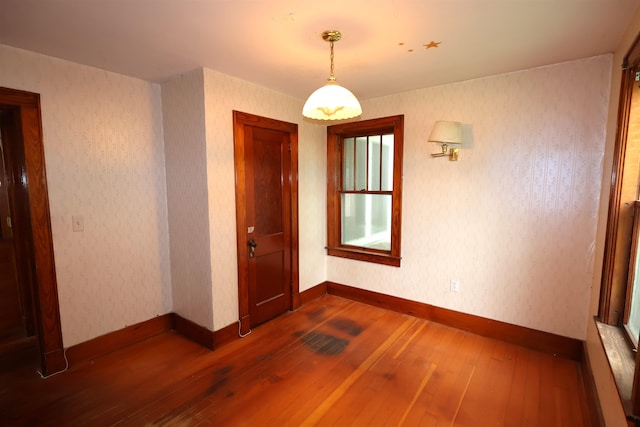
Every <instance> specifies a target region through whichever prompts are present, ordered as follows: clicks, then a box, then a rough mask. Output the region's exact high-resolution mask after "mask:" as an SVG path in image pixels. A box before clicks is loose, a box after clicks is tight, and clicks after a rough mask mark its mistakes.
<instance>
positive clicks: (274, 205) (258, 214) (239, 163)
mask: <svg viewBox="0 0 640 427" xmlns="http://www.w3.org/2000/svg"><path fill="white" fill-rule="evenodd" d="M234 132H235V133H234V143H235V165H236V220H237V224H236V226H237V229H236V235H237V240H238V291H239V297H240V298H239V312H240V321H241V331H242V330H244V331H245V332H246V331H247V330H248V329H249V328H251V327H253V326H256V325H259V324H261V323H263V322H265V321H267V320H269V319H272V318H274V317H276V316H278V315H279V314H281V313H283V312H285V311H287V310H290V309H293V308H295V306H297V304H296V301H297V294H298V277H297V275H298V270H297V265H298V251H297V234H298V231H297V228H298V226H297V125H295V124H291V123H285V122H280V121H277V120H273V119H267V118H264V117H258V116H253V115H250V114H246V113H240V112H234Z"/></svg>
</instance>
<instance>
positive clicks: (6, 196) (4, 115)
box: [0, 111, 28, 343]
mask: <svg viewBox="0 0 640 427" xmlns="http://www.w3.org/2000/svg"><path fill="white" fill-rule="evenodd" d="M12 116H13V114H12V113H10V112H7V111H0V343H2V342H3V341H10V340H13V339H16V338H19V337H22V336H25V335H26V328H25V324H24V323H23V319H26V314H27V312H28V310H25V308H24V307H23V305H22V301H21V298H20V286H19V285H20V284H19V282H18V271H17V268H16V252H15V247H14V240H13V227H12V224H13V223H14V222H15V220H13V219H12V218H11V211H12V209H11V198H10V193H11V191H10V187H11V186H12V184H11V180H10V179H9V177H10V176H11V172H10V170H9V166H10V165H9V163H8V162H7V160H8V159H7V155H6V154H5V152H6V151H7V150H5V146H6V145H7V142H8V137H9V132H8V129H9V125H10V124H11V118H12ZM7 148H8V147H7Z"/></svg>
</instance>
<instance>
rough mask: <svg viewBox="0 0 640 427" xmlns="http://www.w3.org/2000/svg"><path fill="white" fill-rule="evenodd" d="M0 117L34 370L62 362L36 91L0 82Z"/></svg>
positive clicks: (52, 368) (50, 368)
mask: <svg viewBox="0 0 640 427" xmlns="http://www.w3.org/2000/svg"><path fill="white" fill-rule="evenodd" d="M0 113H1V114H0V118H2V120H1V121H0V122H1V124H2V132H3V147H4V149H5V151H4V154H5V156H6V159H5V160H6V162H5V164H6V165H8V168H7V169H8V170H10V173H9V175H10V177H11V181H12V183H13V186H12V187H11V188H12V191H11V192H10V196H9V198H10V200H11V211H12V214H11V217H12V224H11V225H12V227H11V230H12V234H13V246H14V250H15V261H16V268H17V274H18V280H19V283H20V284H21V286H20V297H21V299H22V302H23V308H24V310H23V313H22V314H23V316H25V317H26V318H25V319H24V324H25V328H26V329H27V331H26V333H27V335H34V334H35V336H37V341H38V351H39V352H40V372H41V373H42V374H43V375H45V376H46V375H50V374H53V373H55V372H59V371H61V370H63V369H64V368H65V366H66V361H65V357H64V348H63V345H62V329H61V325H60V309H59V306H58V286H57V282H56V273H55V264H54V255H53V239H52V232H51V220H50V213H49V196H48V191H47V177H46V171H45V162H44V145H43V137H42V120H41V114H40V96H39V95H38V94H35V93H31V92H24V91H20V90H15V89H9V88H4V87H0Z"/></svg>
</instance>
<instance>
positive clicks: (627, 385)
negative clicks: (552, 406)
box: [594, 318, 640, 423]
mask: <svg viewBox="0 0 640 427" xmlns="http://www.w3.org/2000/svg"><path fill="white" fill-rule="evenodd" d="M594 321H595V322H596V328H597V329H598V333H599V335H600V342H601V343H602V347H603V348H604V351H605V354H606V355H607V359H608V360H609V367H610V368H611V373H612V374H613V379H614V380H615V382H616V388H617V389H618V395H619V396H620V401H621V402H622V407H623V408H624V413H625V415H626V416H627V419H628V420H633V421H635V422H636V423H638V421H640V418H638V417H637V416H634V415H633V410H632V404H631V391H632V389H633V375H634V371H635V363H636V362H635V353H634V352H633V351H632V350H631V348H629V344H628V343H627V340H626V338H625V336H624V331H623V330H622V329H621V328H619V327H617V326H612V325H607V324H606V323H602V322H600V321H599V320H598V319H597V318H596V319H594Z"/></svg>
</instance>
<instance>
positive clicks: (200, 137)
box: [162, 69, 326, 330]
mask: <svg viewBox="0 0 640 427" xmlns="http://www.w3.org/2000/svg"><path fill="white" fill-rule="evenodd" d="M162 96H163V114H164V123H165V125H164V126H165V139H166V149H165V151H166V157H167V182H168V184H167V187H168V201H169V202H168V205H169V229H170V236H171V273H172V286H173V301H174V306H175V308H174V309H175V311H176V312H177V313H179V314H181V315H182V316H184V317H186V318H188V319H189V320H192V321H193V322H195V323H197V324H199V325H201V326H204V327H206V328H208V329H210V330H218V329H220V328H223V327H225V326H228V325H230V324H232V323H234V322H236V321H237V320H238V268H237V256H236V226H235V224H236V213H235V169H234V157H233V156H234V154H233V146H234V144H233V115H232V111H233V110H238V111H243V112H246V113H251V114H256V115H261V116H264V117H270V118H274V119H277V120H283V121H289V122H293V123H299V127H298V134H299V162H300V165H301V167H300V172H299V176H298V182H299V202H300V227H299V236H300V241H299V244H300V289H301V290H305V289H308V288H310V287H312V286H314V285H317V284H318V283H321V282H323V281H324V280H325V275H326V268H325V265H326V256H325V254H324V250H323V248H324V241H325V237H324V236H325V224H326V221H325V210H326V209H325V207H324V191H325V190H324V189H325V171H324V169H325V167H324V158H325V151H324V142H323V139H324V127H322V126H317V125H314V124H306V123H300V122H301V115H300V111H301V108H302V101H301V100H297V99H295V98H292V97H289V96H285V95H282V94H280V93H277V92H274V91H271V90H269V89H265V88H263V87H260V86H256V85H253V84H251V83H248V82H246V81H243V80H239V79H235V78H232V77H229V76H226V75H224V74H220V73H217V72H215V71H212V70H207V69H204V70H203V69H200V70H195V71H192V72H190V73H186V74H184V75H182V76H179V77H177V78H175V79H173V80H171V81H169V82H165V83H164V84H163V85H162ZM303 164H304V167H302V165H303ZM212 316H213V317H212Z"/></svg>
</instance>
